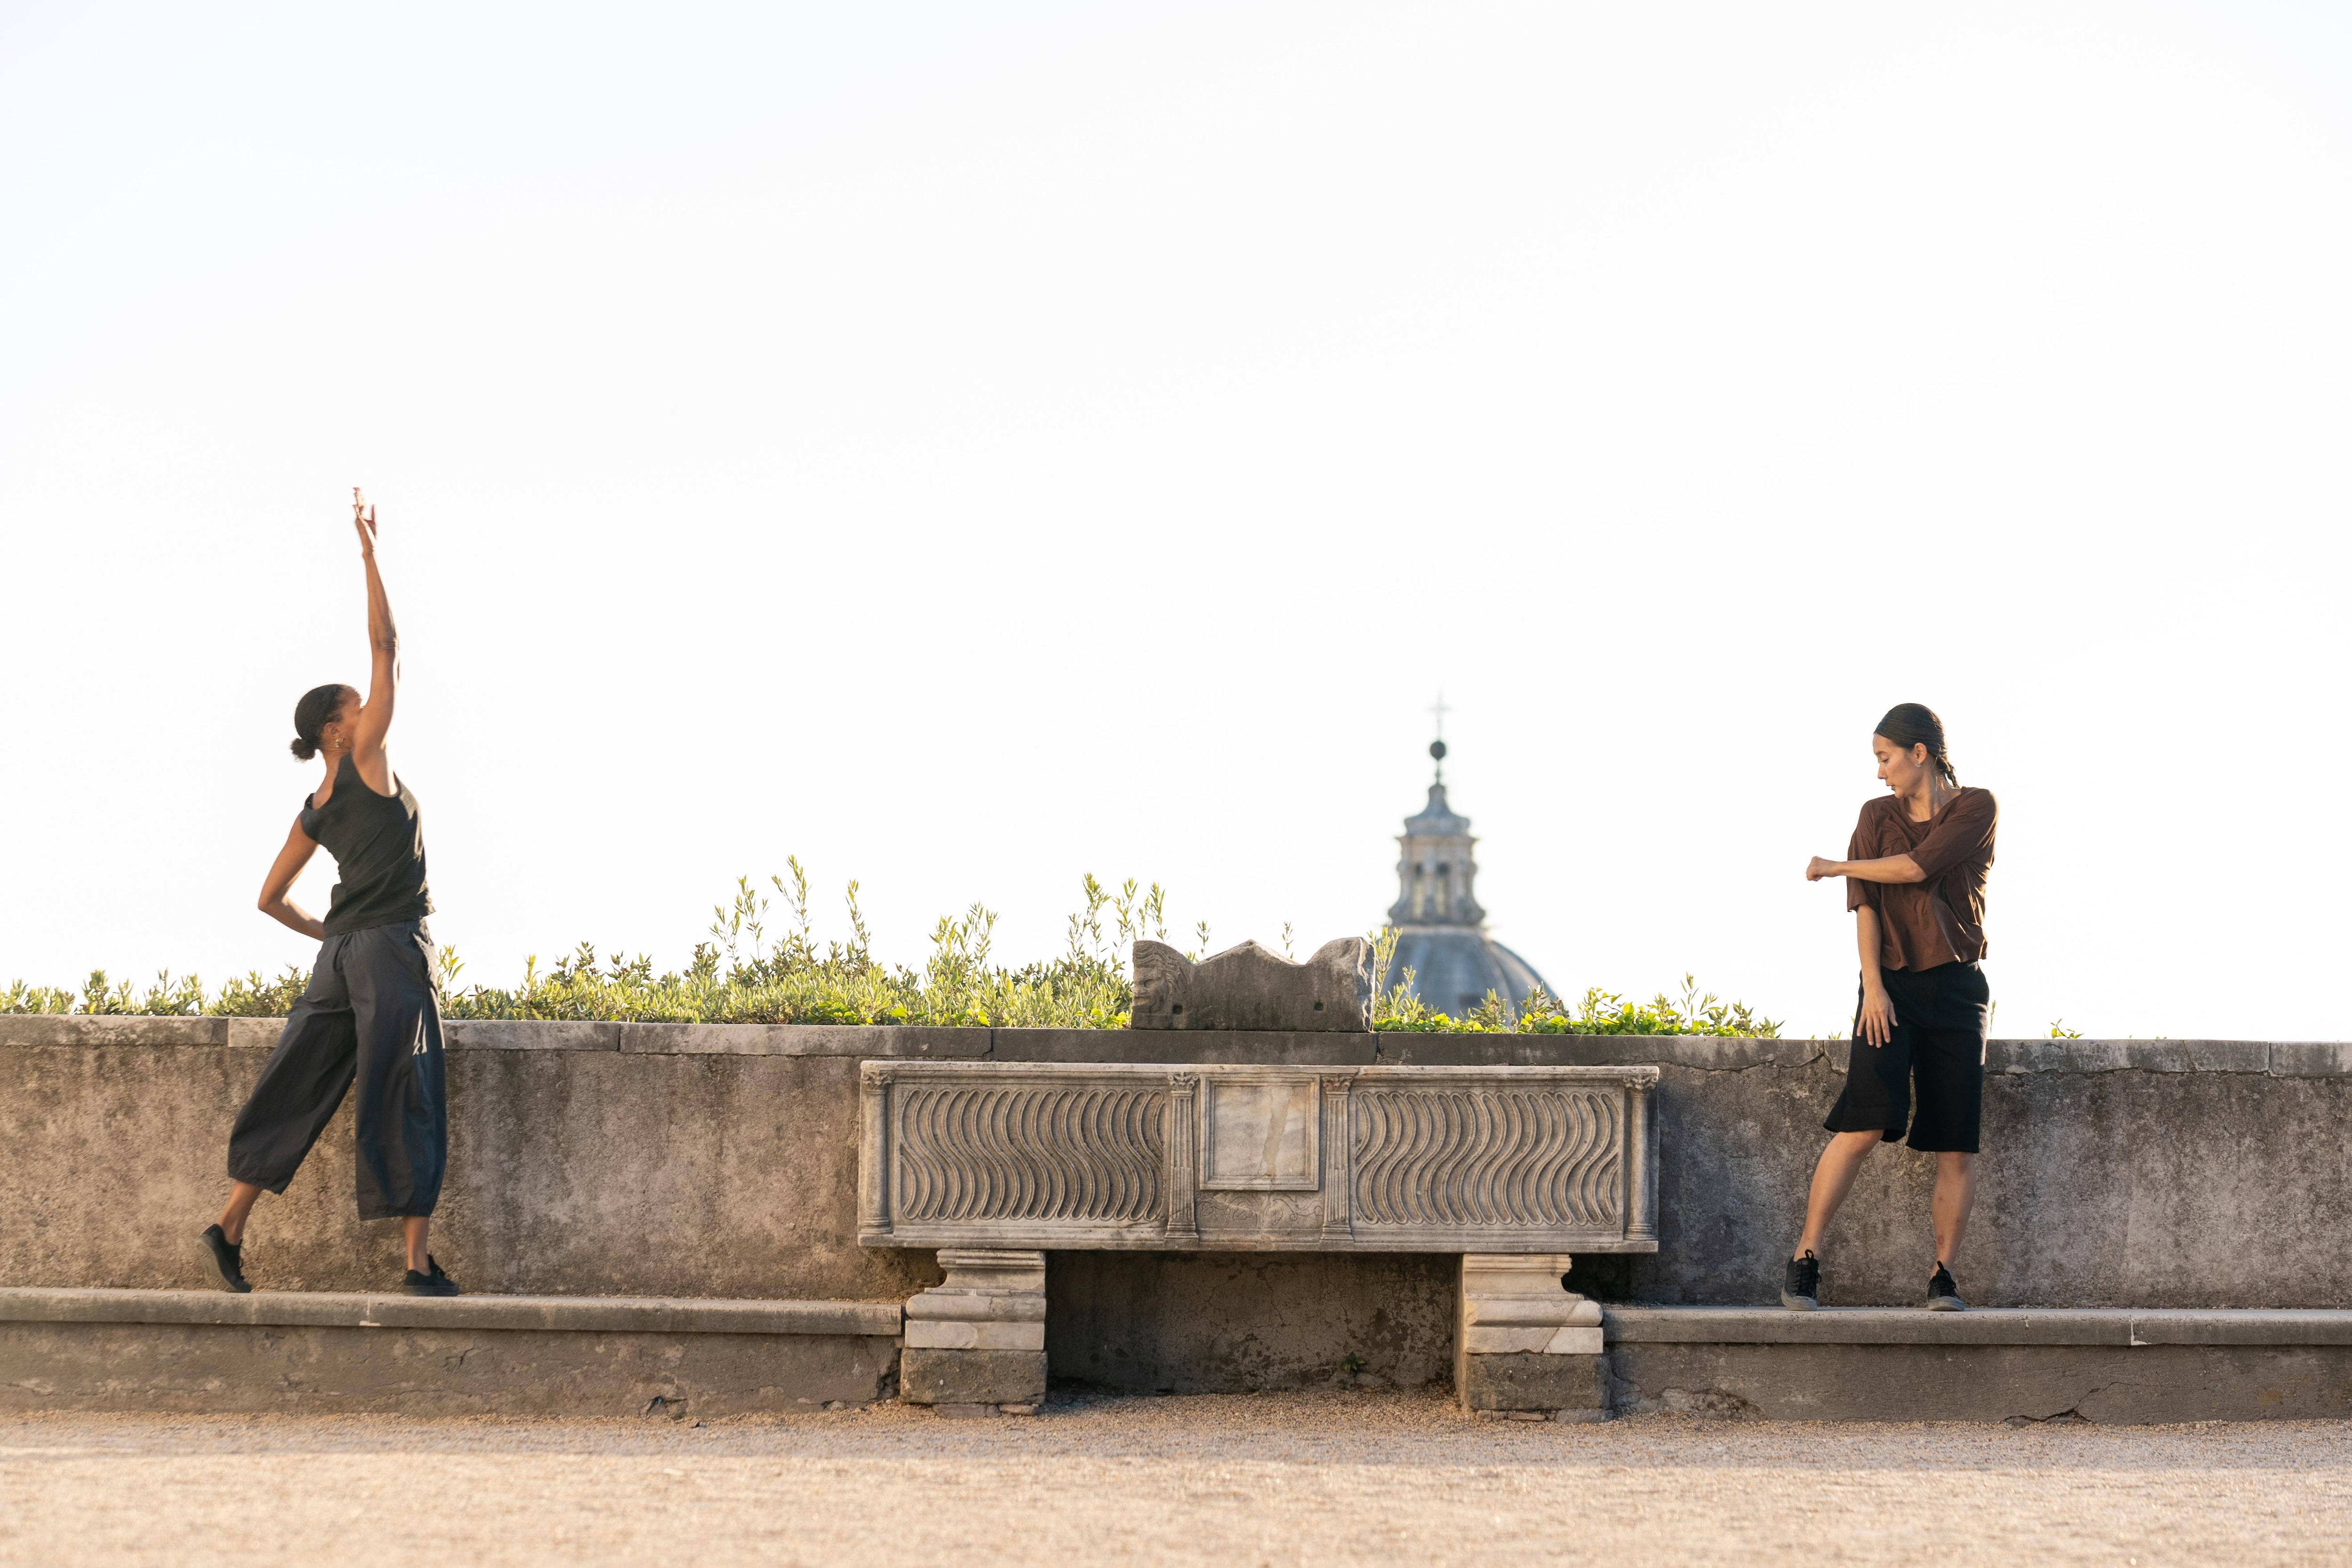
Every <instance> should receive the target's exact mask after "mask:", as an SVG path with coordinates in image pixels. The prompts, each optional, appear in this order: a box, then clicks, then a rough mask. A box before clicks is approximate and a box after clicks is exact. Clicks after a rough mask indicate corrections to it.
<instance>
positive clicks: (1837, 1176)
mask: <svg viewBox="0 0 2352 1568" xmlns="http://www.w3.org/2000/svg"><path fill="white" fill-rule="evenodd" d="M1884 1137H1885V1134H1883V1133H1879V1132H1839V1133H1834V1134H1832V1136H1831V1138H1830V1143H1829V1147H1828V1148H1826V1149H1824V1150H1822V1157H1821V1159H1820V1160H1818V1161H1816V1162H1815V1163H1814V1164H1813V1185H1812V1190H1811V1192H1810V1193H1808V1194H1806V1196H1805V1232H1804V1234H1803V1235H1802V1236H1801V1237H1798V1238H1797V1250H1796V1251H1795V1252H1793V1253H1791V1254H1790V1257H1792V1258H1802V1257H1803V1256H1804V1255H1805V1254H1806V1253H1808V1252H1811V1253H1819V1252H1820V1251H1821V1247H1822V1238H1823V1237H1826V1236H1827V1235H1828V1234H1829V1228H1830V1221H1832V1220H1833V1219H1835V1218H1836V1217H1837V1212H1838V1205H1841V1204H1843V1203H1844V1202H1845V1195H1846V1194H1848V1193H1850V1192H1852V1191H1853V1179H1854V1177H1856V1176H1857V1175H1860V1174H1861V1173H1862V1163H1863V1162H1864V1160H1867V1159H1869V1158H1870V1152H1871V1151H1872V1150H1873V1149H1875V1148H1876V1147H1878V1145H1879V1143H1880V1142H1882V1141H1883V1140H1884Z"/></svg>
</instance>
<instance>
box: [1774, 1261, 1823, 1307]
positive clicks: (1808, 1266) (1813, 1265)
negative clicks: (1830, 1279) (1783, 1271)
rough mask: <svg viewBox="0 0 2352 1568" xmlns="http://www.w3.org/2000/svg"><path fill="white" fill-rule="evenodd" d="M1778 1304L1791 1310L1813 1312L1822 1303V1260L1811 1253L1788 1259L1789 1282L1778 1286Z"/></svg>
mask: <svg viewBox="0 0 2352 1568" xmlns="http://www.w3.org/2000/svg"><path fill="white" fill-rule="evenodd" d="M1780 1305H1782V1306H1783V1307H1786V1308H1788V1309H1789V1310H1790V1311H1791V1312H1814V1311H1819V1310H1821V1305H1822V1260H1821V1259H1820V1258H1816V1257H1814V1256H1813V1255H1812V1254H1811V1253H1810V1252H1808V1253H1806V1254H1805V1255H1804V1256H1803V1257H1802V1258H1790V1260H1789V1282H1788V1283H1787V1284H1786V1285H1783V1286H1781V1287H1780Z"/></svg>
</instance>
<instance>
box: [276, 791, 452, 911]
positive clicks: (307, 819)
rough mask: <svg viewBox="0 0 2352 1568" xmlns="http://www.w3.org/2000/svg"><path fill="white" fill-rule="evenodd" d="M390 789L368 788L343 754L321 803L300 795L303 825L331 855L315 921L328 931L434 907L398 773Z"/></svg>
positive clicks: (420, 836)
mask: <svg viewBox="0 0 2352 1568" xmlns="http://www.w3.org/2000/svg"><path fill="white" fill-rule="evenodd" d="M392 787H393V790H394V794H391V795H378V794H376V793H375V791H373V790H372V789H370V788H368V786H367V785H366V784H364V783H362V781H361V779H360V771H359V769H358V768H356V767H354V766H353V765H352V754H351V753H350V752H344V753H343V757H342V761H341V762H340V763H336V764H335V793H334V794H332V795H329V796H328V797H327V804H326V805H318V806H314V805H311V804H310V795H304V796H303V797H302V831H303V832H305V833H307V834H309V835H310V837H312V838H314V839H316V840H317V841H318V842H319V843H320V844H322V845H324V846H325V847H326V850H327V853H328V854H330V855H332V856H333V857H334V858H335V870H336V872H337V873H338V875H339V876H340V878H341V880H339V881H337V882H336V883H335V892H334V896H333V898H332V899H331V900H329V901H328V904H327V918H326V919H325V920H324V921H321V922H320V923H321V924H323V925H324V926H325V927H326V928H327V934H328V935H329V936H334V935H337V934H339V933H341V932H343V931H365V930H367V929H368V928H369V927H370V926H388V925H393V924H396V923H397V922H399V921H421V920H423V919H424V918H425V916H426V915H429V914H431V913H432V912H433V900H432V897H431V896H430V895H429V894H427V893H426V892H425V819H424V817H423V816H421V815H420V814H419V813H418V811H417V809H416V797H415V795H411V794H409V793H408V786H407V785H406V784H402V783H401V782H400V775H399V774H397V773H394V775H393V778H392ZM312 793H313V794H315V793H316V792H315V791H313V792H312Z"/></svg>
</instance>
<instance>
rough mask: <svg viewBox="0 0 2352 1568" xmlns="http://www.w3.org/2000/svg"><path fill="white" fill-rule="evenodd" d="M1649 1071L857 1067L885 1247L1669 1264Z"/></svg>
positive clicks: (876, 1243)
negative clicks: (1663, 1253) (1486, 1256)
mask: <svg viewBox="0 0 2352 1568" xmlns="http://www.w3.org/2000/svg"><path fill="white" fill-rule="evenodd" d="M1657 1076H1658V1069H1657V1068H1654V1067H1646V1066H1640V1067H1528V1068H1413V1067H1374V1068H1299V1067H1284V1066H1275V1065H1270V1064H1269V1065H1265V1066H1256V1065H1215V1066H1210V1065H1202V1066H1192V1065H1184V1066H1154V1065H1133V1064H1115V1063H1095V1062H1039V1063H1025V1062H947V1061H929V1062H909V1061H869V1062H866V1063H863V1064H861V1068H860V1079H861V1083H860V1093H861V1115H860V1132H859V1148H858V1154H859V1160H858V1238H859V1239H860V1240H861V1241H862V1242H864V1243H865V1244H866V1245H867V1246H869V1247H1000V1248H1039V1249H1053V1248H1065V1249H1072V1248H1137V1249H1151V1250H1177V1249H1181V1250H1199V1251H1338V1252H1347V1251H1385V1252H1478V1253H1513V1252H1570V1253H1574V1252H1585V1253H1591V1252H1653V1251H1655V1250H1656V1249H1657V1227H1656V1221H1655V1218H1654V1216H1655V1214H1656V1211H1657V1202H1656V1193H1657V1152H1656V1143H1655V1140H1654V1136H1653V1132H1652V1110H1651V1100H1652V1095H1653V1093H1654V1088H1655V1085H1656V1083H1657Z"/></svg>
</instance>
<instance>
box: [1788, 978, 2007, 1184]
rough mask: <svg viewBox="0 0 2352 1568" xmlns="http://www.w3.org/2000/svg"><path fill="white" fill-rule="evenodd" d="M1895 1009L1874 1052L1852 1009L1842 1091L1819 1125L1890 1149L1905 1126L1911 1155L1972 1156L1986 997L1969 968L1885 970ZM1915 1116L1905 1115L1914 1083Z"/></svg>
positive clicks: (1979, 1108) (1980, 1097) (1980, 1101)
mask: <svg viewBox="0 0 2352 1568" xmlns="http://www.w3.org/2000/svg"><path fill="white" fill-rule="evenodd" d="M1879 978H1880V979H1881V980H1883V981H1884V982H1885V985H1886V1000H1887V1003H1888V1005H1891V1006H1892V1007H1893V1008H1894V1009H1895V1028H1894V1031H1893V1034H1892V1037H1891V1038H1889V1039H1888V1040H1887V1042H1886V1044H1885V1045H1883V1046H1873V1045H1872V1044H1871V1043H1870V1042H1869V1041H1867V1040H1865V1039H1864V1038H1863V1037H1862V1005H1861V1000H1860V997H1859V995H1857V996H1856V999H1855V1003H1854V1027H1853V1046H1852V1053H1853V1054H1852V1055H1851V1056H1850V1057H1848V1058H1847V1060H1846V1072H1845V1092H1843V1094H1841V1095H1839V1096H1838V1100H1837V1103H1836V1104H1835V1105H1833V1106H1832V1107H1830V1113H1829V1116H1828V1119H1827V1120H1825V1121H1822V1126H1823V1127H1825V1128H1827V1129H1829V1130H1830V1131H1832V1132H1871V1131H1875V1132H1878V1133H1881V1134H1883V1136H1884V1141H1885V1142H1889V1143H1892V1142H1895V1140H1897V1139H1899V1138H1901V1137H1902V1136H1903V1130H1904V1128H1905V1127H1906V1125H1907V1126H1908V1127H1909V1128H1910V1130H1911V1138H1910V1143H1911V1147H1913V1148H1914V1149H1926V1150H1933V1151H1936V1152H1948V1151H1957V1152H1960V1153H1964V1154H1973V1153H1975V1152H1977V1137H1978V1124H1979V1121H1980V1120H1981V1117H1982V1113H1983V1108H1984V1058H1985V1025H1986V1023H1987V1021H1988V1020H1989V1017H1990V1003H1991V1001H1992V991H1991V988H1990V987H1989V986H1988V985H1987V984H1985V977H1984V971H1983V970H1982V969H1981V968H1979V966H1977V965H1976V964H1973V963H1939V964H1937V966H1936V967H1935V968H1933V969H1917V970H1911V969H1889V970H1885V971H1883V972H1882V973H1881V974H1880V976H1879ZM1915 1083H1916V1085H1917V1088H1918V1093H1919V1110H1918V1114H1917V1115H1916V1117H1915V1116H1914V1115H1913V1114H1912V1112H1911V1092H1912V1087H1913V1085H1914V1084H1915Z"/></svg>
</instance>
